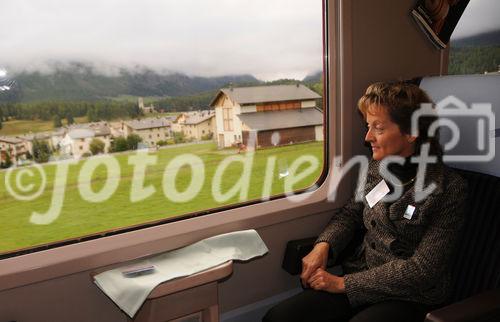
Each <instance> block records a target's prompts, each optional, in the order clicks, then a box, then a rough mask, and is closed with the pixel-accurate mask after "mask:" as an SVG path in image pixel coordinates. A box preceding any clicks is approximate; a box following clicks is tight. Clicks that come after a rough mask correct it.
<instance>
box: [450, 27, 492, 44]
mask: <svg viewBox="0 0 500 322" xmlns="http://www.w3.org/2000/svg"><path fill="white" fill-rule="evenodd" d="M472 46H474V47H477V46H500V30H494V31H490V32H486V33H482V34H478V35H474V36H470V37H465V38H458V39H452V40H451V48H458V47H472Z"/></svg>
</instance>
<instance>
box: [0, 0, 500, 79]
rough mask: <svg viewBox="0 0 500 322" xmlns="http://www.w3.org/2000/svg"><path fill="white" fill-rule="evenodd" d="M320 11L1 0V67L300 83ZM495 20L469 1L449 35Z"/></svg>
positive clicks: (257, 2)
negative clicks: (56, 66)
mask: <svg viewBox="0 0 500 322" xmlns="http://www.w3.org/2000/svg"><path fill="white" fill-rule="evenodd" d="M321 11H322V9H321V0H11V1H8V0H0V67H1V66H9V67H10V68H13V67H14V68H23V69H42V70H43V69H46V68H47V63H46V62H47V61H70V60H72V61H84V62H92V63H93V64H96V65H97V66H98V68H99V69H101V70H106V71H107V72H113V71H116V70H117V69H116V67H117V66H122V65H126V66H129V67H130V66H137V65H143V66H144V65H145V66H147V67H150V68H154V69H155V70H157V71H160V70H164V71H166V72H169V71H180V72H184V73H187V74H190V75H200V76H217V75H226V74H244V73H245V74H246V73H248V74H252V75H255V76H256V77H258V78H260V79H263V80H271V79H277V78H282V77H291V78H299V79H300V78H303V77H304V76H306V75H307V74H310V73H312V72H315V71H317V70H320V69H321V66H322V65H321V64H322V60H321V56H322V41H321V37H322V36H321V28H322V26H321V23H322V19H321V15H322V13H321ZM499 13H500V1H498V0H471V3H470V4H469V7H468V8H467V10H466V13H465V16H464V18H463V21H461V23H460V25H459V26H458V27H457V29H456V33H455V34H454V37H460V36H468V35H471V34H475V33H478V32H483V31H485V30H490V29H500V19H498V14H499ZM104 66H105V67H104ZM113 66H115V67H113Z"/></svg>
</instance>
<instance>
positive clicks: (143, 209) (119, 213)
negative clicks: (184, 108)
mask: <svg viewBox="0 0 500 322" xmlns="http://www.w3.org/2000/svg"><path fill="white" fill-rule="evenodd" d="M185 154H193V155H195V156H197V157H199V159H201V160H202V162H201V163H198V164H197V165H196V166H195V167H196V169H201V168H203V169H204V176H200V175H199V174H198V175H196V173H197V172H198V171H196V170H195V171H192V168H191V167H190V166H186V165H183V166H181V167H180V168H179V167H177V168H175V167H174V168H172V166H170V167H169V171H167V174H166V176H167V177H169V178H173V179H172V180H175V186H176V190H177V191H179V192H183V191H185V190H186V189H187V188H188V186H189V185H190V184H191V180H194V181H193V182H198V183H199V182H200V180H203V184H202V188H201V190H200V192H199V193H197V194H196V196H195V197H194V198H193V199H191V200H189V201H186V202H175V200H174V201H173V200H171V199H172V198H171V196H172V194H171V193H170V191H168V192H167V196H169V197H167V196H166V195H165V191H164V189H163V177H164V173H165V169H166V168H167V166H168V165H169V164H170V161H172V160H173V159H174V158H176V157H178V156H180V155H185ZM134 155H135V153H128V154H119V155H114V157H115V158H116V160H117V162H118V163H119V165H120V169H119V171H120V174H119V184H118V187H117V189H116V191H115V192H114V193H113V194H112V195H111V197H110V198H109V199H106V200H104V201H102V202H98V203H93V202H89V201H86V200H85V199H84V198H83V197H82V196H81V192H80V191H81V183H79V182H78V181H79V179H78V178H79V175H80V170H81V168H82V166H83V165H84V164H85V162H88V161H89V160H92V159H88V160H81V161H79V162H76V163H75V164H72V165H70V166H69V173H68V176H67V182H66V185H65V186H64V187H65V195H64V202H63V204H62V209H61V211H60V213H59V215H58V216H57V218H56V219H55V220H54V221H53V222H51V223H50V224H47V225H39V224H33V223H31V222H30V218H31V215H32V213H33V212H38V213H41V214H45V213H46V212H47V211H48V209H49V208H50V205H51V201H52V198H53V188H54V181H55V176H56V166H57V165H55V164H49V165H45V166H43V167H42V169H43V171H44V172H45V174H46V185H45V189H43V192H42V193H41V194H40V196H39V197H37V198H36V199H34V200H31V201H22V200H17V199H16V198H14V197H13V196H12V194H11V193H10V192H9V191H8V189H7V187H6V183H8V184H9V185H10V186H11V187H13V189H14V190H15V191H16V192H17V193H19V194H20V195H25V194H28V195H29V194H30V193H31V194H32V193H33V192H34V191H36V190H38V188H39V187H40V183H41V181H42V180H41V176H40V175H39V174H35V175H34V176H29V175H26V174H25V175H22V176H19V178H18V179H19V180H18V182H16V177H17V176H16V174H18V171H23V169H22V168H21V169H15V170H13V171H12V173H11V175H10V181H9V182H6V174H7V172H6V171H0V220H1V224H0V236H2V237H1V238H0V253H5V252H11V251H14V250H18V249H23V248H28V247H33V246H37V245H43V244H47V243H52V242H56V241H61V240H65V239H72V238H77V237H82V236H85V235H92V234H96V233H100V232H105V231H109V230H114V229H117V228H124V227H128V226H133V225H139V224H143V223H147V222H152V221H157V220H161V219H165V218H170V217H178V216H182V215H185V214H189V213H195V212H199V211H202V210H207V209H211V208H217V207H221V206H225V205H229V204H234V203H238V202H240V201H248V200H259V199H261V198H262V197H263V196H265V195H266V193H267V194H270V195H277V194H282V193H283V192H285V186H286V184H285V182H286V180H289V178H292V177H295V178H299V177H302V178H301V179H300V180H298V181H297V182H295V183H294V184H293V185H292V186H290V187H289V189H287V190H298V189H304V188H307V187H310V186H311V185H313V184H314V183H315V182H316V181H317V179H318V178H319V176H320V174H321V171H322V168H323V144H322V143H321V142H314V143H307V144H298V145H291V146H285V147H277V148H269V149H262V150H258V151H256V152H255V153H254V154H253V163H252V167H251V173H250V175H249V185H248V195H247V197H246V198H245V199H244V200H240V194H239V192H238V194H236V195H235V196H233V197H232V198H230V199H228V200H226V201H222V202H218V201H217V200H215V199H214V194H213V190H212V182H213V180H214V174H215V173H216V170H217V167H219V165H220V164H221V162H223V160H224V159H225V158H230V157H233V158H234V157H235V156H238V154H237V151H236V150H217V148H216V145H215V144H214V143H204V144H195V145H186V146H179V147H175V146H172V147H169V148H166V149H162V150H159V151H157V152H154V153H150V155H154V156H156V157H157V162H156V164H154V165H149V166H148V167H147V168H146V172H145V177H144V178H145V179H144V187H148V186H152V187H154V189H155V192H154V193H153V194H152V195H151V196H149V197H147V198H146V199H143V200H141V201H137V202H132V201H131V199H130V198H131V187H132V182H133V179H134V166H133V165H132V164H129V159H130V157H132V156H134ZM239 156H240V157H242V158H243V157H249V155H245V154H241V155H239ZM299 158H301V159H300V160H302V161H303V162H300V163H299V162H298V160H299ZM273 160H274V162H271V161H273ZM308 160H309V161H308ZM311 160H317V166H316V167H313V166H312V165H311V163H310V161H311ZM94 161H95V159H94ZM271 166H272V167H271ZM243 169H244V166H243V163H242V162H232V163H230V164H229V165H228V166H227V168H226V169H225V171H224V172H223V174H222V177H221V188H220V190H221V192H222V193H226V192H228V191H230V189H231V188H232V187H233V186H234V185H235V184H237V183H238V182H239V180H240V178H241V177H242V174H243V173H244V172H243ZM266 169H270V170H272V171H267V172H268V173H269V174H272V176H266ZM35 173H37V172H36V171H35ZM280 173H281V174H282V175H283V174H286V173H288V176H285V177H284V178H282V177H280ZM193 174H195V176H194V177H193ZM203 177H204V178H203ZM266 178H267V180H268V181H267V182H271V184H270V185H269V184H266ZM107 180H108V176H107V170H106V167H105V166H103V165H99V166H97V167H96V168H95V171H93V174H92V176H91V180H90V186H91V189H92V191H93V192H94V193H99V191H101V189H102V188H103V187H105V186H106V182H107ZM18 184H21V185H22V186H20V187H18ZM30 185H32V187H30ZM23 187H24V188H26V189H27V188H31V191H26V192H23V191H21V190H22V188H23ZM18 188H21V189H18Z"/></svg>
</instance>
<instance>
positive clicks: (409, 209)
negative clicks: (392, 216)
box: [403, 205, 415, 219]
mask: <svg viewBox="0 0 500 322" xmlns="http://www.w3.org/2000/svg"><path fill="white" fill-rule="evenodd" d="M414 212H415V206H412V205H408V207H406V210H405V214H404V215H403V218H406V219H411V217H413V213H414Z"/></svg>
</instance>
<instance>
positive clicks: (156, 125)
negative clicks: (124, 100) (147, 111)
mask: <svg viewBox="0 0 500 322" xmlns="http://www.w3.org/2000/svg"><path fill="white" fill-rule="evenodd" d="M123 133H124V134H125V136H129V135H131V134H136V135H138V136H140V137H141V138H142V143H144V144H147V145H148V146H149V147H156V145H157V144H158V142H159V141H165V140H167V139H169V138H171V137H172V121H171V120H170V119H167V118H164V117H150V118H145V119H141V120H132V121H127V122H125V123H124V127H123Z"/></svg>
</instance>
